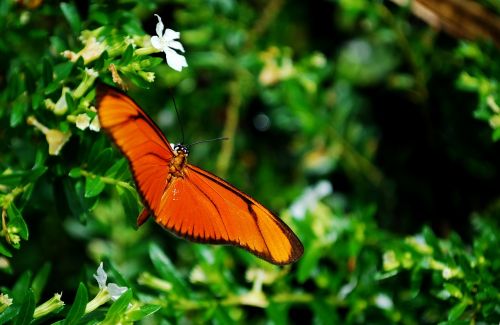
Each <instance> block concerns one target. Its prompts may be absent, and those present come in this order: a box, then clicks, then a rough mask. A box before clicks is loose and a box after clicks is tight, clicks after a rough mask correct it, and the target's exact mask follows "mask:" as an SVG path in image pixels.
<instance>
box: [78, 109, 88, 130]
mask: <svg viewBox="0 0 500 325" xmlns="http://www.w3.org/2000/svg"><path fill="white" fill-rule="evenodd" d="M89 124H90V117H89V116H88V115H87V114H85V113H83V114H78V115H77V116H76V120H75V125H76V127H77V128H79V129H80V130H85V129H86V128H88V127H89Z"/></svg>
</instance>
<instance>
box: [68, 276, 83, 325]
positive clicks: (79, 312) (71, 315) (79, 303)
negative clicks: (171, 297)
mask: <svg viewBox="0 0 500 325" xmlns="http://www.w3.org/2000/svg"><path fill="white" fill-rule="evenodd" d="M88 301H89V299H88V293H87V288H86V287H85V285H84V284H83V283H81V282H80V284H79V286H78V290H77V291H76V297H75V301H74V302H73V305H71V308H70V310H69V312H68V315H67V316H66V318H65V319H64V324H76V323H77V322H78V321H79V320H80V318H82V316H83V315H84V313H85V307H86V306H87V303H88Z"/></svg>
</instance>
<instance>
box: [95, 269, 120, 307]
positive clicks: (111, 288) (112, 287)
mask: <svg viewBox="0 0 500 325" xmlns="http://www.w3.org/2000/svg"><path fill="white" fill-rule="evenodd" d="M94 279H96V281H97V284H98V285H99V289H101V291H102V290H106V289H107V291H108V293H109V295H110V296H111V299H112V300H113V301H114V300H117V299H118V298H120V296H121V295H122V294H123V293H124V292H125V291H127V287H119V286H118V285H117V284H116V283H110V284H108V285H106V280H107V279H108V275H107V274H106V272H105V271H104V268H103V266H102V262H101V264H99V267H98V268H97V272H96V274H94Z"/></svg>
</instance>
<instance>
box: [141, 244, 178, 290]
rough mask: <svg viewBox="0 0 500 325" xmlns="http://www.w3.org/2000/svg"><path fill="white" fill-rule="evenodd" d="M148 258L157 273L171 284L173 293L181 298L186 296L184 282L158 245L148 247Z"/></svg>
mask: <svg viewBox="0 0 500 325" xmlns="http://www.w3.org/2000/svg"><path fill="white" fill-rule="evenodd" d="M149 257H150V258H151V261H152V262H153V265H154V267H155V269H156V270H157V271H158V273H159V274H160V275H161V276H162V277H163V278H164V279H165V280H167V281H168V282H170V283H171V284H172V286H173V287H174V290H173V291H174V292H177V293H178V294H179V295H181V296H187V295H188V290H187V287H186V284H185V282H184V280H183V279H182V277H181V276H180V274H179V273H178V272H177V270H176V269H175V267H174V265H173V264H172V262H171V261H170V259H169V258H168V257H167V255H165V254H164V253H163V251H162V250H161V249H160V247H158V245H156V244H154V243H152V244H151V245H150V246H149Z"/></svg>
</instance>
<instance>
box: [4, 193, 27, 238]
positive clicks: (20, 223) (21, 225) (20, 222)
mask: <svg viewBox="0 0 500 325" xmlns="http://www.w3.org/2000/svg"><path fill="white" fill-rule="evenodd" d="M7 215H8V216H9V226H12V227H17V228H18V233H19V236H21V238H22V239H24V240H28V226H27V225H26V222H25V221H24V219H23V217H22V216H21V212H19V210H18V209H17V208H16V206H15V204H14V202H12V203H11V204H10V205H9V207H8V208H7Z"/></svg>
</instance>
